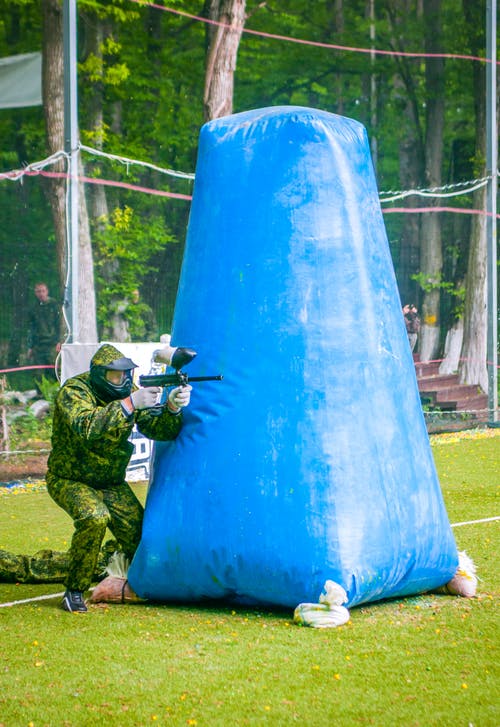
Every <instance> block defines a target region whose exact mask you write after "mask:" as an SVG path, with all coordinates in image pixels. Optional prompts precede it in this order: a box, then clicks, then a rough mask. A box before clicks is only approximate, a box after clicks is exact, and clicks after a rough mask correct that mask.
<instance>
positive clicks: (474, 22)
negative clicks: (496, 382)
mask: <svg viewBox="0 0 500 727" xmlns="http://www.w3.org/2000/svg"><path fill="white" fill-rule="evenodd" d="M463 8H464V15H465V17H466V20H467V29H468V30H469V34H470V44H471V52H472V53H473V54H474V55H479V53H480V51H484V46H485V42H484V41H485V36H484V30H483V29H484V16H485V7H484V3H483V2H480V3H477V0H463ZM473 94H474V108H475V112H476V153H475V158H476V160H478V162H479V163H478V164H477V165H476V169H475V173H476V176H484V175H485V173H486V172H485V167H484V159H485V156H486V113H485V107H486V78H485V69H484V67H483V64H481V63H474V68H473ZM479 164H480V166H479ZM473 200H474V202H473V204H474V208H475V209H480V210H485V209H486V191H485V188H484V187H483V188H482V189H479V190H477V191H476V192H475V193H474V197H473ZM486 266H487V241H486V216H485V215H475V216H474V218H473V220H472V228H471V239H470V247H469V259H468V265H467V276H466V279H465V290H466V292H465V311H464V340H463V346H462V356H461V362H460V367H459V376H460V381H461V382H462V383H464V384H478V385H479V386H481V388H482V389H483V391H485V392H487V391H488V370H487V366H486V349H487V326H488V318H487V316H488V314H487V301H486V297H487V280H486Z"/></svg>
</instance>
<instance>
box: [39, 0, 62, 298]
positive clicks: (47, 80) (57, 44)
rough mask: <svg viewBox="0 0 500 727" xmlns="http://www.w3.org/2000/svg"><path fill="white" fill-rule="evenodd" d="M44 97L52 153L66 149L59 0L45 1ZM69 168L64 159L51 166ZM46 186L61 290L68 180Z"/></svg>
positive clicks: (60, 7) (55, 169)
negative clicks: (52, 220)
mask: <svg viewBox="0 0 500 727" xmlns="http://www.w3.org/2000/svg"><path fill="white" fill-rule="evenodd" d="M42 16H43V30H42V97H43V110H44V116H45V128H46V134H47V147H48V151H49V154H54V153H55V152H57V151H61V150H62V149H64V73H63V57H64V55H63V25H62V23H63V19H62V5H61V2H60V1H59V0H43V1H42ZM51 171H54V172H62V173H64V172H66V171H67V170H66V168H65V163H64V162H63V161H61V162H58V164H57V165H54V166H52V167H51ZM45 190H46V193H47V196H48V199H49V203H50V207H51V210H52V217H53V219H54V228H55V236H56V254H57V263H58V269H59V278H60V282H61V290H64V288H65V285H66V266H67V255H66V182H65V180H64V178H60V179H57V178H54V179H50V178H49V179H47V181H46V184H45Z"/></svg>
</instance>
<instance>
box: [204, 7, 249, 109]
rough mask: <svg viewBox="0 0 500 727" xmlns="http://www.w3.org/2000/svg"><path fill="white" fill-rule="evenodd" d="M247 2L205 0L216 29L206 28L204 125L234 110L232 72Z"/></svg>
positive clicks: (213, 27)
mask: <svg viewBox="0 0 500 727" xmlns="http://www.w3.org/2000/svg"><path fill="white" fill-rule="evenodd" d="M245 5H246V0H207V3H206V11H207V16H208V18H209V19H210V20H212V21H214V22H215V23H217V25H215V24H214V25H209V27H208V41H209V42H208V51H207V58H206V69H205V91H204V96H203V111H204V118H205V121H209V120H210V119H217V118H220V117H221V116H227V115H228V114H231V113H232V110H233V90H234V72H235V70H236V58H237V55H238V46H239V43H240V38H241V33H242V31H243V27H244V24H245Z"/></svg>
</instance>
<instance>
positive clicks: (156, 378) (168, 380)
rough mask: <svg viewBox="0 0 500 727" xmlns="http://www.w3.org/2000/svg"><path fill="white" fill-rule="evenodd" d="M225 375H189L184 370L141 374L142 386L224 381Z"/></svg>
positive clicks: (140, 382)
mask: <svg viewBox="0 0 500 727" xmlns="http://www.w3.org/2000/svg"><path fill="white" fill-rule="evenodd" d="M223 378H224V377H223V376H222V375H220V374H219V375H218V376H189V377H188V376H187V374H184V373H183V372H182V371H179V372H178V373H177V374H146V375H143V376H139V384H140V385H141V386H182V385H185V384H188V383H189V382H190V381H194V382H196V381H222V379H223Z"/></svg>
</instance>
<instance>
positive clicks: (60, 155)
mask: <svg viewBox="0 0 500 727" xmlns="http://www.w3.org/2000/svg"><path fill="white" fill-rule="evenodd" d="M68 158H69V155H68V154H67V153H66V152H65V151H56V152H55V153H54V154H51V155H50V156H49V157H47V158H46V159H42V161H40V162H33V164H27V165H26V166H25V167H23V168H22V169H14V170H13V171H11V172H0V179H9V180H10V181H11V182H16V181H17V180H18V179H21V178H22V177H24V176H25V175H26V174H28V173H29V172H39V171H41V170H42V169H44V168H45V167H49V166H50V165H51V164H56V163H57V162H58V161H59V160H60V159H66V160H67V159H68Z"/></svg>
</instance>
